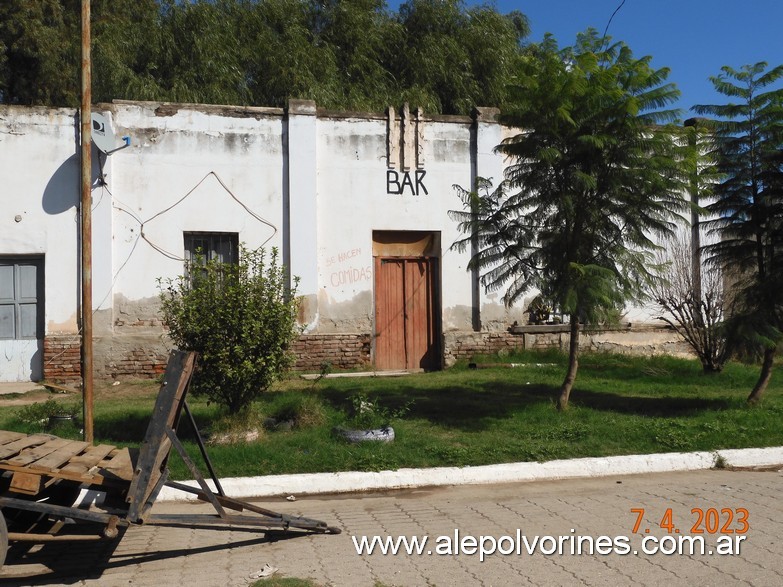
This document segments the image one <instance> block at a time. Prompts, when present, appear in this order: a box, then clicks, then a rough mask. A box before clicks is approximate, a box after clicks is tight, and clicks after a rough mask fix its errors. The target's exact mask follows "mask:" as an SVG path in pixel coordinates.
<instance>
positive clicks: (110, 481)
mask: <svg viewBox="0 0 783 587" xmlns="http://www.w3.org/2000/svg"><path fill="white" fill-rule="evenodd" d="M0 470H5V471H10V472H12V473H13V472H21V473H31V474H35V475H38V476H40V477H41V478H43V479H46V480H47V481H46V482H47V483H49V482H50V481H51V480H52V479H65V480H67V481H75V482H78V483H87V484H89V485H95V486H105V487H119V488H127V487H128V481H127V479H120V478H119V477H118V476H116V475H114V474H111V473H108V472H106V473H105V474H103V473H102V472H101V469H98V470H91V471H88V472H87V473H75V472H72V471H63V470H61V469H56V470H54V471H48V472H40V471H39V472H34V471H30V468H29V467H27V466H24V467H17V466H14V465H4V464H0Z"/></svg>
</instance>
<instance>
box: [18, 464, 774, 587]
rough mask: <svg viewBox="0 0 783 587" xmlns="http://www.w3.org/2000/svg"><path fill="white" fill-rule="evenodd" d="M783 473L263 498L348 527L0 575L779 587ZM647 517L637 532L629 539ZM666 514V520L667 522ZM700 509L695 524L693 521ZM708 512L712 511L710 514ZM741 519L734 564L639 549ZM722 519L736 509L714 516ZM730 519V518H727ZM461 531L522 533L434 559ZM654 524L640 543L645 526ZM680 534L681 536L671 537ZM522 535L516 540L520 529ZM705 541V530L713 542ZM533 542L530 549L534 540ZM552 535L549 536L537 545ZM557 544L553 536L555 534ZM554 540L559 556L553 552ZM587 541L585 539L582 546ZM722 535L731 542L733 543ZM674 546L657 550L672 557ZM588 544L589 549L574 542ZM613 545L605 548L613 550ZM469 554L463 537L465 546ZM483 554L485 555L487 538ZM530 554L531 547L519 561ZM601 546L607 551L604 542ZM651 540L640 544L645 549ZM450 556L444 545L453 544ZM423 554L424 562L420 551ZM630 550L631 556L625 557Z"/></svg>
mask: <svg viewBox="0 0 783 587" xmlns="http://www.w3.org/2000/svg"><path fill="white" fill-rule="evenodd" d="M781 495H783V474H781V473H780V472H731V471H700V472H693V473H668V474H658V475H639V476H629V477H610V478H603V479H589V480H570V481H557V482H554V481H552V482H537V483H520V484H508V485H493V486H486V485H485V486H470V487H459V488H446V489H421V490H409V491H401V492H388V493H375V494H368V495H360V496H357V495H351V496H337V497H330V498H323V497H319V498H312V499H311V498H300V499H298V500H297V501H295V502H293V503H291V502H287V501H285V500H282V499H280V500H269V501H265V502H263V503H262V505H263V506H264V507H268V508H270V509H276V510H278V511H284V512H286V513H300V514H302V515H306V516H310V517H314V518H318V519H321V520H324V521H326V522H327V523H329V524H330V525H337V526H339V527H341V528H342V529H343V533H342V534H340V535H316V536H299V537H296V538H290V539H282V540H277V541H274V540H270V539H266V538H263V537H257V536H256V535H254V534H252V533H248V532H242V531H236V530H215V529H204V528H196V529H194V528H169V527H166V528H164V527H151V526H145V527H136V528H131V529H129V530H128V531H127V533H126V534H125V535H124V537H123V538H122V540H121V541H120V542H119V544H116V545H115V547H114V548H108V547H96V546H88V545H85V544H69V545H67V546H64V545H62V544H59V545H49V546H46V547H43V548H39V549H38V550H37V551H36V550H34V551H32V552H29V553H27V554H26V555H23V556H21V557H20V555H19V553H12V555H11V557H10V559H9V561H8V562H7V565H6V567H5V569H4V571H3V577H5V581H6V582H8V583H10V584H15V585H40V584H68V585H101V586H120V585H123V586H127V585H132V586H134V587H147V586H150V587H152V586H155V587H157V586H160V585H178V586H183V587H185V586H187V587H194V586H202V585H203V586H216V587H217V586H220V587H222V586H243V585H248V584H249V583H252V581H253V579H251V575H252V574H253V573H255V572H257V571H259V570H261V569H262V568H263V567H264V565H265V564H270V565H272V566H274V567H277V568H278V569H279V570H278V573H277V575H278V576H285V577H298V578H311V579H313V580H314V581H316V582H317V583H318V584H322V585H335V586H353V585H357V586H373V585H374V584H376V583H378V584H382V585H385V586H392V585H400V586H414V585H440V586H449V587H454V586H461V585H470V586H472V585H487V586H489V585H601V586H604V585H662V584H665V585H667V587H674V586H677V585H770V586H772V585H774V586H779V585H783V506H782V505H781V498H780V497H781ZM642 508H643V509H644V510H645V514H644V516H643V517H642V519H641V520H638V522H639V528H638V533H637V534H635V535H634V534H633V532H632V530H633V527H634V525H635V524H636V523H637V514H636V513H634V512H632V511H631V509H637V510H638V509H642ZM669 508H671V516H670V518H669V517H667V516H666V514H667V510H668V509H669ZM697 508H699V509H701V510H702V511H703V512H704V513H705V516H704V519H703V520H701V521H699V520H698V519H697V517H698V512H695V513H691V510H692V509H697ZM709 508H716V511H713V512H709ZM741 508H745V509H746V510H747V523H748V524H749V527H750V528H749V530H748V531H747V538H746V539H745V540H744V542H741V543H740V544H739V546H740V554H739V555H723V556H718V555H717V554H713V555H709V554H704V555H702V554H693V555H691V554H670V555H666V554H662V553H657V554H644V553H643V552H642V551H641V543H642V538H644V537H645V536H656V537H659V538H662V537H664V536H666V535H667V534H668V532H667V530H665V529H662V528H661V527H660V525H659V524H660V523H663V524H664V526H667V525H668V524H669V523H671V524H672V526H671V527H670V528H669V529H670V530H671V531H672V534H671V536H674V537H679V536H682V535H691V536H696V534H694V532H693V531H692V526H694V525H696V526H697V527H696V528H695V529H694V531H695V530H699V529H700V530H703V531H704V532H705V533H704V534H702V535H701V536H703V537H704V538H705V544H706V546H707V548H708V549H710V550H714V549H715V548H716V540H717V536H716V535H715V534H714V533H715V532H720V530H721V527H725V529H726V530H729V529H736V530H739V529H740V528H741V527H742V526H743V525H744V523H745V522H744V521H743V520H741V519H742V518H744V517H745V514H744V513H743V512H742V509H741ZM196 510H199V511H201V510H204V511H206V510H205V509H204V506H203V505H191V504H182V503H159V504H157V505H156V506H155V508H154V510H153V511H155V512H156V513H173V512H193V511H196ZM721 510H731V511H721ZM729 516H731V517H732V519H731V520H729ZM455 529H458V530H459V533H460V537H461V538H460V540H463V539H464V537H465V536H466V535H472V536H475V537H476V538H477V539H479V537H480V536H482V535H483V536H491V537H493V538H494V539H495V540H499V539H500V538H501V537H502V536H509V537H510V538H508V539H503V540H500V542H499V547H500V548H501V550H505V551H508V550H509V549H512V548H515V547H518V546H520V545H514V544H512V542H511V540H512V539H514V540H518V539H519V537H520V536H524V537H525V538H526V539H527V540H528V542H527V543H523V544H522V545H521V547H520V554H517V552H516V551H514V552H513V553H511V554H507V555H501V554H498V553H495V554H493V555H488V556H486V557H485V560H484V562H481V561H480V560H479V555H478V554H474V555H469V554H464V553H460V554H458V555H454V554H451V555H437V554H435V552H436V550H438V549H440V551H442V550H443V549H445V548H446V546H447V544H446V539H445V538H440V539H439V538H438V537H445V536H448V537H451V539H452V540H453V537H454V532H455ZM646 529H649V534H647V535H645V534H644V531H645V530H646ZM676 530H679V531H680V532H679V534H677V532H676ZM518 531H519V533H518ZM710 532H712V533H710ZM363 535H366V536H368V537H371V536H372V535H380V536H391V537H394V538H396V537H397V536H402V535H404V536H413V535H417V536H424V535H428V536H429V542H428V543H427V546H426V549H425V551H424V553H423V554H421V555H407V554H397V555H396V556H395V555H391V554H389V555H383V554H380V553H378V552H376V553H375V554H373V555H366V554H365V555H361V556H360V555H357V554H356V550H355V548H354V545H353V542H352V539H351V537H352V536H353V537H361V536H363ZM536 536H539V537H540V538H539V539H540V542H539V543H537V544H535V546H533V545H534V542H533V541H534V540H535V537H536ZM544 536H552V537H553V539H549V538H546V539H545V538H543V537H544ZM561 536H562V537H564V538H558V537H561ZM579 536H589V537H592V538H593V539H594V540H595V542H594V544H595V545H598V544H603V543H602V542H598V541H597V539H598V537H600V536H608V537H610V539H606V540H611V539H616V537H619V536H628V537H629V541H628V543H627V545H628V546H627V548H626V550H627V551H629V554H627V555H622V554H617V553H611V554H606V555H602V554H597V553H594V554H592V555H590V554H581V555H580V554H571V550H572V545H573V544H575V543H576V540H577V537H579ZM558 540H560V541H561V543H562V545H563V549H564V550H565V551H566V554H562V555H559V554H542V551H544V552H549V551H551V549H552V548H553V547H554V546H555V542H556V541H558ZM585 540H587V539H585ZM735 541H736V538H735V537H734V534H731V535H730V538H729V539H727V540H726V541H724V542H726V543H730V544H731V545H732V547H733V546H736V544H735ZM673 543H674V539H666V540H665V541H664V542H661V543H660V546H661V548H666V549H668V548H669V547H670V546H671V545H672V544H673ZM582 544H583V547H584V548H586V544H587V542H586V541H585V542H583V543H582ZM612 544H614V545H619V546H620V548H619V550H621V551H622V550H623V545H622V543H621V542H619V543H618V542H615V543H612V542H611V541H610V542H609V545H610V547H611V546H612ZM463 546H464V547H465V550H470V547H471V543H470V540H468V541H467V542H463ZM485 546H487V547H489V546H491V542H490V541H489V540H487V541H485ZM528 546H533V547H534V548H535V547H538V549H537V550H536V551H535V552H534V554H528V552H527V550H526V548H527V547H528ZM604 546H605V544H604ZM651 546H652V547H655V543H653V542H651V541H648V548H650V547H651ZM452 548H453V547H452ZM427 550H430V551H432V553H433V554H430V555H427V554H426V551H427ZM633 550H637V551H638V554H636V555H634V554H633Z"/></svg>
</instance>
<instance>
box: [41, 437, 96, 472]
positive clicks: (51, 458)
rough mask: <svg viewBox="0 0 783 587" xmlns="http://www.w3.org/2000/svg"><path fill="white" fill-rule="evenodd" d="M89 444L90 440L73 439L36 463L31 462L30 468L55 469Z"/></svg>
mask: <svg viewBox="0 0 783 587" xmlns="http://www.w3.org/2000/svg"><path fill="white" fill-rule="evenodd" d="M88 446H90V443H89V442H84V441H82V440H71V441H69V442H68V443H67V444H65V445H63V446H62V447H61V448H58V449H57V450H55V451H54V452H51V453H49V454H48V455H46V456H45V457H43V458H42V459H38V460H37V461H35V462H34V463H30V469H31V470H33V469H35V470H39V471H53V470H54V469H57V468H58V467H59V466H60V465H63V464H65V463H67V462H68V460H69V459H71V458H72V457H74V456H76V455H78V454H79V453H80V452H82V451H83V450H84V449H85V448H87V447H88Z"/></svg>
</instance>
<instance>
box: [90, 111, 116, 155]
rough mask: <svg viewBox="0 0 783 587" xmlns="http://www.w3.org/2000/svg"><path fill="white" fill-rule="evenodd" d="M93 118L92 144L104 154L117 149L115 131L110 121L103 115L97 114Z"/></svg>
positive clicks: (93, 114)
mask: <svg viewBox="0 0 783 587" xmlns="http://www.w3.org/2000/svg"><path fill="white" fill-rule="evenodd" d="M91 118H92V142H93V143H95V146H96V147H98V149H99V150H100V151H102V152H103V153H108V152H109V151H113V150H114V147H115V143H114V131H113V130H112V129H111V125H110V124H109V119H108V118H106V117H105V116H104V115H103V114H97V113H95V112H93V113H92V115H91Z"/></svg>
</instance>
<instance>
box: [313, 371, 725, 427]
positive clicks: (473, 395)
mask: <svg viewBox="0 0 783 587" xmlns="http://www.w3.org/2000/svg"><path fill="white" fill-rule="evenodd" d="M355 393H356V390H345V389H336V388H327V389H324V390H323V391H322V392H321V397H322V398H324V399H325V400H326V401H327V402H329V403H330V404H331V405H332V406H334V407H335V408H337V409H341V410H346V409H349V406H350V398H351V396H352V395H353V394H355ZM558 393H559V387H557V386H552V385H541V384H537V385H524V386H518V385H512V384H508V383H484V384H481V385H479V386H478V388H467V387H453V386H449V387H444V388H428V389H417V388H405V389H400V388H399V387H390V388H383V387H376V388H375V389H374V391H373V392H372V393H370V396H371V398H373V399H377V401H379V402H380V403H382V404H383V405H384V406H387V407H389V408H392V409H394V408H398V407H400V406H403V405H405V404H406V403H407V402H410V401H411V400H412V401H413V403H412V405H411V406H410V411H409V412H408V415H407V416H406V418H412V419H417V418H421V419H426V420H429V421H430V422H432V423H433V424H438V425H442V426H445V427H449V428H457V429H459V430H463V431H468V432H469V431H481V430H485V429H487V428H488V427H489V426H491V425H492V423H493V422H494V421H497V420H501V419H505V418H511V417H513V416H514V415H515V414H517V413H518V412H520V411H524V410H528V409H540V408H541V407H549V408H551V409H554V406H555V403H556V400H557V396H558ZM571 403H572V405H573V406H579V407H581V408H586V409H592V410H597V411H601V412H614V413H618V414H628V415H635V416H653V417H681V416H692V415H695V414H697V413H701V412H705V411H717V410H725V409H727V408H730V407H733V406H734V403H733V402H732V401H731V400H729V399H723V398H706V399H702V398H686V397H641V396H627V395H622V394H618V393H612V392H596V391H592V390H586V389H579V388H578V387H576V388H575V389H574V390H573V391H572V394H571Z"/></svg>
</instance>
